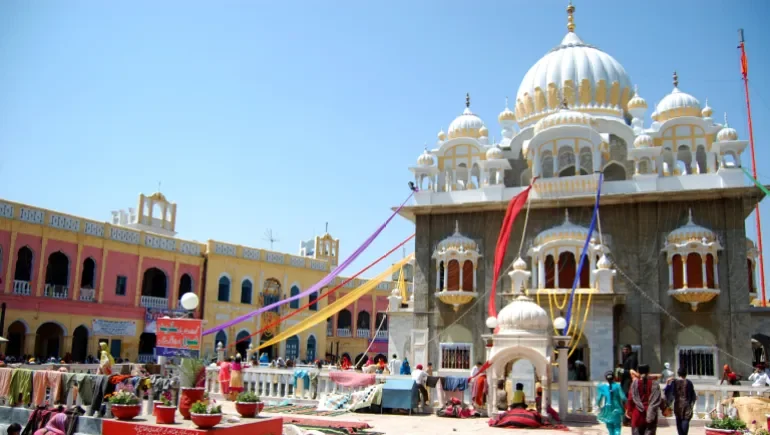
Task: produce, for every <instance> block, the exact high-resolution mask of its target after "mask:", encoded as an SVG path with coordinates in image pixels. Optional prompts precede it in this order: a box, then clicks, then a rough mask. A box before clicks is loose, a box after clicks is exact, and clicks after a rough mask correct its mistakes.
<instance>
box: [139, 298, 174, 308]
mask: <svg viewBox="0 0 770 435" xmlns="http://www.w3.org/2000/svg"><path fill="white" fill-rule="evenodd" d="M141 304H142V306H143V307H145V308H168V298H158V297H155V296H145V295H142V298H141Z"/></svg>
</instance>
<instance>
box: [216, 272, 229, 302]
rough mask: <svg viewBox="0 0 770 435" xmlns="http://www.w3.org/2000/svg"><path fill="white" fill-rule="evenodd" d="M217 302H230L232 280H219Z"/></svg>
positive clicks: (224, 277)
mask: <svg viewBox="0 0 770 435" xmlns="http://www.w3.org/2000/svg"><path fill="white" fill-rule="evenodd" d="M217 301H219V302H230V279H228V278H227V277H226V276H223V277H221V278H219V291H218V294H217Z"/></svg>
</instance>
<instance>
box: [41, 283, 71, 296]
mask: <svg viewBox="0 0 770 435" xmlns="http://www.w3.org/2000/svg"><path fill="white" fill-rule="evenodd" d="M43 295H44V296H45V297H47V298H54V299H68V298H69V288H67V286H66V285H57V284H46V285H45V292H44V293H43Z"/></svg>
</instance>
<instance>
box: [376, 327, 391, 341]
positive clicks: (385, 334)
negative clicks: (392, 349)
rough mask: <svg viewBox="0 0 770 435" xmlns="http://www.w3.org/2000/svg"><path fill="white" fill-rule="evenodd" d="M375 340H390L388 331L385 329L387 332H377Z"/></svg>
mask: <svg viewBox="0 0 770 435" xmlns="http://www.w3.org/2000/svg"><path fill="white" fill-rule="evenodd" d="M374 338H375V339H377V340H382V339H387V338H388V330H387V329H385V330H382V329H380V330H379V331H377V336H376V337H374Z"/></svg>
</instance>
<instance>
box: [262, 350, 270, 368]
mask: <svg viewBox="0 0 770 435" xmlns="http://www.w3.org/2000/svg"><path fill="white" fill-rule="evenodd" d="M269 362H270V360H269V358H268V357H267V352H262V355H260V356H259V365H267V364H268V363H269Z"/></svg>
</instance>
